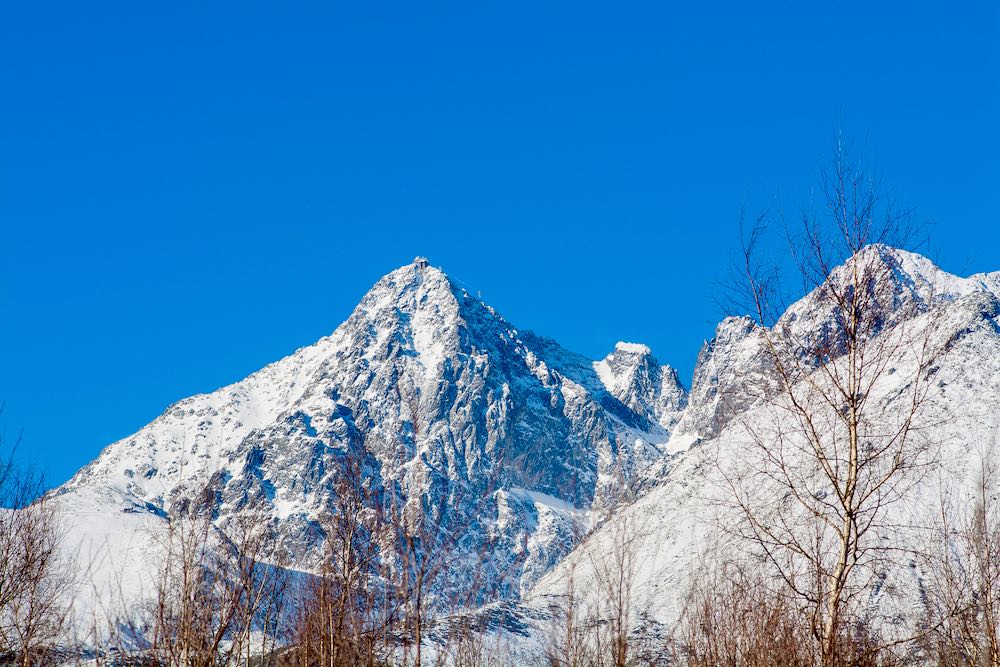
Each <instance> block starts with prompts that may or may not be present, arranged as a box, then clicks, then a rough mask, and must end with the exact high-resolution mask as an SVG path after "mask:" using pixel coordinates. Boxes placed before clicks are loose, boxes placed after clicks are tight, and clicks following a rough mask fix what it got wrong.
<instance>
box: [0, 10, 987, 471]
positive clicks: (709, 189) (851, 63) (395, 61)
mask: <svg viewBox="0 0 1000 667" xmlns="http://www.w3.org/2000/svg"><path fill="white" fill-rule="evenodd" d="M673 4H674V3H663V2H650V3H579V2H574V3H520V2H514V3H510V2H508V3H462V4H458V3H454V4H453V3H399V4H396V3H316V4H308V3H233V4H227V3H221V2H220V3H192V4H187V3H160V4H156V3H121V4H115V3H111V2H107V3H66V4H61V3H44V4H43V3H16V4H10V5H8V6H6V7H5V8H4V17H3V20H2V21H0V86H2V87H0V91H2V92H0V95H2V102H0V128H2V130H0V132H2V140H0V225H2V226H0V231H2V233H0V308H2V315H3V321H4V326H3V327H0V355H2V357H0V400H3V401H5V402H6V409H5V411H4V413H3V415H2V417H0V429H2V430H3V432H4V433H5V435H6V436H7V438H8V439H10V438H12V437H13V436H14V435H15V434H16V433H17V432H18V431H19V430H20V429H23V432H24V442H23V446H22V454H23V455H24V456H25V457H26V458H28V459H31V460H33V461H35V462H36V463H37V464H39V465H40V466H41V467H42V468H43V469H44V470H46V471H47V472H48V476H49V481H50V482H53V483H58V482H61V481H63V480H64V479H66V478H68V477H69V476H70V475H71V474H72V473H73V472H74V471H75V470H76V469H77V468H79V467H80V466H81V465H83V464H85V463H86V462H87V461H89V460H91V459H92V458H93V457H94V456H95V455H96V454H97V453H98V452H99V450H100V448H101V447H102V446H104V445H105V444H108V443H109V442H111V441H113V440H115V439H117V438H120V437H123V436H125V435H128V434H129V433H131V432H133V431H135V430H136V429H138V428H139V427H141V426H142V425H143V424H145V423H146V422H148V421H149V420H151V419H153V418H154V417H155V416H156V415H158V414H159V413H160V412H161V411H162V410H163V408H164V407H166V406H167V405H168V404H169V403H171V402H173V401H175V400H177V399H180V398H183V397H184V396H187V395H190V394H192V393H195V392H201V391H210V390H212V389H215V388H216V387H218V386H220V385H223V384H226V383H229V382H232V381H235V380H237V379H239V378H241V377H243V376H245V375H246V374H248V373H250V372H252V371H253V370H256V369H257V368H259V367H260V366H263V365H264V364H266V363H268V362H270V361H273V360H276V359H278V358H280V357H281V356H284V355H285V354H288V353H290V352H291V351H293V350H294V349H296V348H297V347H300V346H302V345H306V344H309V343H311V342H313V341H314V340H316V339H318V338H319V337H321V336H323V335H325V334H327V333H329V332H330V331H332V330H333V329H334V328H335V327H336V326H337V325H338V324H339V323H340V322H341V321H342V320H343V319H345V318H346V316H347V315H348V314H349V312H350V310H351V309H352V308H353V306H354V305H355V304H356V303H357V301H358V299H360V297H361V296H362V295H363V294H364V292H365V291H366V290H367V289H368V287H369V286H370V285H371V284H372V283H373V282H374V281H375V280H377V279H378V277H379V276H380V275H382V274H384V273H386V272H388V271H390V270H392V269H393V268H395V267H397V266H399V265H401V264H404V263H406V262H408V261H410V260H411V259H412V257H413V256H414V255H416V254H418V253H419V254H425V255H427V256H428V257H429V258H430V259H431V262H432V263H433V264H435V265H439V266H442V267H443V268H444V269H445V270H446V271H447V272H449V273H451V274H452V275H454V276H456V277H458V278H459V279H461V280H462V281H463V282H465V283H467V284H468V285H470V286H472V287H473V288H474V289H479V290H481V291H482V293H483V297H484V298H485V299H486V300H487V301H489V302H490V303H492V304H493V305H495V306H496V307H497V308H498V309H499V310H500V311H501V312H502V313H503V314H504V315H506V316H507V318H508V319H510V320H511V321H512V322H514V323H515V324H516V325H517V326H519V327H522V328H528V329H533V330H535V331H537V332H539V333H542V334H545V335H549V336H552V337H554V338H556V339H558V340H559V341H560V342H562V343H563V344H564V345H566V346H567V347H569V348H571V349H575V350H577V351H579V352H582V353H585V354H587V355H590V356H592V357H595V358H598V357H602V356H604V355H605V354H606V353H607V352H608V351H609V350H610V349H611V348H612V346H613V345H614V343H615V341H617V340H620V339H624V340H633V341H641V342H646V343H647V344H649V345H650V346H651V347H652V348H653V350H654V352H655V353H656V355H657V356H658V358H659V359H660V360H661V361H663V362H668V363H671V364H673V365H675V366H677V367H678V368H679V369H680V371H681V374H682V377H685V378H689V377H690V374H691V371H692V368H693V364H694V359H695V355H696V354H697V351H698V348H699V346H700V344H701V343H702V341H703V340H704V339H705V338H707V337H710V336H711V333H712V330H713V328H714V325H715V323H716V322H717V321H718V319H719V318H720V316H721V313H720V311H719V309H718V307H717V306H716V305H715V302H714V301H713V294H715V293H716V292H717V291H718V290H717V288H716V286H715V282H716V281H718V280H720V279H722V278H724V273H725V262H726V258H727V256H728V254H729V253H730V252H731V250H732V249H733V246H734V244H735V242H736V234H737V227H736V226H737V220H738V215H739V210H740V207H741V206H742V205H743V204H744V203H748V202H749V203H750V204H751V205H757V203H761V205H762V204H766V203H767V202H768V201H769V199H770V198H771V197H772V196H773V195H774V193H775V192H778V191H779V190H780V192H781V196H782V199H783V201H785V202H786V204H788V205H789V207H790V208H795V207H797V206H798V205H799V204H801V203H803V202H804V201H806V200H807V199H808V197H809V188H810V185H811V183H812V182H813V179H814V174H815V171H816V165H817V161H818V160H820V159H821V158H822V157H823V156H824V155H825V154H826V153H827V152H828V151H827V149H828V147H829V145H830V140H831V137H832V134H833V129H834V127H835V126H837V125H840V126H842V127H844V128H845V129H846V130H847V131H848V132H851V133H853V134H854V135H855V136H858V137H861V139H862V140H864V141H866V143H867V146H868V147H869V152H870V153H874V154H877V157H878V161H879V164H880V168H881V172H882V173H883V175H884V176H885V178H886V180H887V181H888V182H890V183H892V184H894V186H895V194H896V196H897V197H898V198H899V200H900V201H902V202H904V203H906V204H909V205H913V206H916V207H917V208H918V213H919V215H920V216H921V217H922V218H926V219H930V220H932V221H934V222H935V224H936V227H935V232H934V235H933V246H932V247H933V249H934V251H935V252H934V257H935V259H936V260H937V261H939V263H941V264H942V265H943V266H944V267H945V268H946V269H949V270H952V271H955V272H960V273H969V272H973V271H980V270H997V269H1000V188H998V187H997V185H998V183H1000V157H998V156H1000V122H998V121H1000V103H998V97H1000V96H998V92H1000V90H998V89H1000V76H998V72H1000V24H998V20H1000V16H998V13H997V8H996V4H995V3H993V2H979V3H969V2H964V3H963V2H957V3H952V4H950V5H948V7H947V11H942V10H941V5H939V4H937V3H911V2H907V3H902V2H900V3H892V2H887V3H864V4H863V3H854V2H847V3H791V2H789V3H772V4H766V5H765V6H759V7H757V6H755V7H752V8H751V7H748V6H745V5H749V4H752V3H732V4H731V5H728V4H726V3H684V6H683V7H681V6H671V5H673ZM753 4H756V3H753ZM821 4H827V5H828V6H827V7H820V6H819V5H821ZM869 4H872V5H874V4H877V5H879V6H878V7H872V6H868V5H869ZM91 5H93V6H91ZM279 5H280V6H279ZM538 5H543V6H541V7H539V6H538ZM804 5H808V6H804Z"/></svg>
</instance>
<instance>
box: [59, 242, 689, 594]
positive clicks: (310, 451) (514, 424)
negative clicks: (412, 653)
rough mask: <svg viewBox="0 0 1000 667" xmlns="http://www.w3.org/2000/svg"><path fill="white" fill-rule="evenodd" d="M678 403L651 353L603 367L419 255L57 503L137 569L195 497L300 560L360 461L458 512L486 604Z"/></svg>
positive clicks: (144, 434) (112, 459) (66, 489)
mask: <svg viewBox="0 0 1000 667" xmlns="http://www.w3.org/2000/svg"><path fill="white" fill-rule="evenodd" d="M685 400H686V392H685V390H684V389H683V387H682V386H681V385H680V383H679V382H678V380H677V376H676V373H675V372H674V371H673V370H672V369H670V368H669V367H661V366H659V365H658V364H657V363H656V361H655V360H654V359H653V358H652V356H651V355H650V353H649V350H648V349H647V348H645V347H641V346H631V345H625V344H622V345H619V346H618V348H617V349H616V350H615V352H614V353H612V354H611V355H610V356H609V357H608V358H607V359H605V360H604V361H602V362H599V363H596V364H594V363H592V362H591V361H590V360H588V359H585V358H583V357H581V356H579V355H576V354H574V353H572V352H569V351H567V350H565V349H563V348H562V347H560V346H559V345H558V344H557V343H555V342H554V341H551V340H548V339H545V338H540V337H538V336H535V335H533V334H531V333H530V332H526V331H519V330H517V329H516V328H514V327H513V326H512V325H511V324H510V323H508V322H507V321H506V320H504V319H503V317H501V316H500V315H499V314H498V313H497V312H496V311H495V310H494V309H493V308H491V307H489V306H488V305H486V304H485V303H483V302H482V301H480V300H479V299H477V298H474V297H472V296H471V295H469V294H468V293H467V292H466V291H465V290H464V289H463V288H461V287H460V286H458V284H457V283H455V282H454V281H452V280H451V279H449V278H448V276H446V275H445V274H444V273H442V272H441V271H439V270H438V269H436V268H433V267H431V266H428V265H426V263H425V262H424V261H422V260H418V261H416V262H414V264H411V265H408V266H404V267H402V268H400V269H398V270H396V271H393V272H391V273H389V274H388V275H386V276H384V277H383V278H382V279H381V280H379V281H378V283H377V284H376V285H375V286H374V287H372V289H371V290H370V291H369V292H368V293H367V294H366V295H365V296H364V298H362V299H361V301H360V303H359V304H358V306H357V307H356V308H355V310H354V312H353V313H352V314H351V316H350V317H349V318H348V320H347V321H346V322H344V323H343V324H342V325H341V326H340V327H338V328H337V330H336V331H335V332H334V333H333V334H332V335H330V336H328V337H326V338H324V339H322V340H320V341H319V342H317V343H316V344H314V345H311V346H309V347H306V348H303V349H300V350H298V351H297V352H295V353H294V354H292V355H291V356H288V357H286V358H284V359H282V360H280V361H278V362H276V363H273V364H271V365H269V366H267V367H266V368H264V369H262V370H260V371H258V372H257V373H254V374H253V375H251V376H249V377H247V378H246V379H245V380H242V381H240V382H237V383H235V384H233V385H230V386H228V387H223V388H222V389H219V390H217V391H215V392H212V393H210V394H203V395H197V396H193V397H191V398H187V399H184V400H181V401H179V402H177V403H175V404H173V405H171V406H170V407H169V408H167V410H166V411H165V412H164V413H163V414H162V415H161V416H160V417H158V418H157V419H155V420H154V421H153V422H152V423H150V424H149V425H148V426H146V427H144V428H143V429H141V430H140V431H139V432H137V433H136V434H134V435H132V436H130V437H128V438H125V439H124V440H121V441H119V442H116V443H113V444H111V445H109V446H108V447H107V448H106V449H105V450H104V451H103V452H102V453H101V454H100V456H98V458H97V459H96V460H94V461H93V462H92V463H90V464H89V465H87V466H86V467H85V468H83V469H82V470H81V471H80V472H79V473H78V474H77V475H76V476H75V477H73V479H71V480H70V481H69V482H67V483H66V484H65V485H64V486H63V487H61V488H60V489H59V490H58V494H59V502H60V503H61V504H62V506H63V507H64V508H66V511H67V512H68V513H69V514H70V516H71V520H70V521H69V522H68V524H69V526H70V527H71V531H70V532H71V535H70V538H71V542H72V543H73V544H76V545H77V546H79V547H80V548H82V549H84V550H85V551H87V552H93V553H98V552H99V553H101V554H103V555H99V556H94V557H93V558H92V560H98V561H100V560H101V559H103V558H104V556H110V557H112V558H113V559H117V560H118V561H129V559H130V558H132V560H134V561H135V566H134V567H133V566H131V565H126V566H125V568H124V569H125V570H128V571H140V570H141V569H142V568H143V567H146V566H148V561H149V558H148V552H149V549H150V548H151V547H149V546H148V545H147V546H143V542H144V540H145V541H149V538H148V537H145V538H144V537H143V534H140V533H143V531H145V532H147V533H148V532H149V531H151V530H152V531H153V532H154V533H155V531H156V526H157V525H158V524H161V523H162V522H163V521H164V520H165V519H166V518H167V517H169V516H171V515H173V514H175V513H176V512H177V510H178V509H179V508H180V507H182V506H183V505H184V503H186V502H188V501H189V500H190V499H192V498H207V499H209V502H210V503H211V505H212V507H211V511H212V514H213V516H214V517H215V521H216V522H217V523H218V524H219V525H225V524H226V523H227V522H229V521H231V520H232V519H233V517H234V516H236V515H237V514H239V513H240V512H242V511H245V510H248V509H251V508H253V509H256V510H259V509H261V508H262V509H263V510H264V511H265V512H266V514H267V515H268V516H269V517H270V518H271V520H272V521H273V522H274V524H275V525H276V526H277V527H278V528H279V530H280V533H281V534H282V536H283V537H284V540H285V543H286V544H290V545H292V549H293V552H294V553H293V555H294V557H295V559H296V561H297V562H298V563H301V564H302V566H304V567H307V568H308V567H310V565H315V564H316V563H317V562H318V558H319V556H320V550H321V544H322V540H323V527H322V525H320V523H319V522H318V521H317V519H318V517H319V516H320V515H321V513H322V512H324V510H327V509H329V508H330V507H331V506H332V503H333V500H334V497H333V494H334V491H333V488H334V485H335V482H336V480H337V479H338V476H340V475H342V474H343V472H344V465H345V461H346V460H347V457H350V456H363V457H365V460H366V468H367V469H368V470H369V474H370V476H371V477H372V479H371V480H370V483H372V484H373V485H376V486H378V487H380V488H384V489H387V490H390V491H391V492H392V493H396V494H398V495H399V497H400V502H401V503H405V504H407V505H417V504H422V506H424V507H442V506H444V507H447V508H448V512H447V515H446V516H445V518H444V519H442V522H443V523H445V524H447V525H445V526H442V528H444V529H446V530H448V531H449V533H450V534H451V538H450V539H451V542H452V543H453V544H457V545H461V546H460V548H461V549H462V550H463V551H464V552H465V553H466V555H468V556H470V557H471V556H473V555H475V557H474V558H465V559H462V558H456V559H455V560H456V562H458V563H463V565H461V566H456V567H454V568H449V570H448V574H447V576H445V577H442V578H441V581H440V582H439V587H440V588H441V589H449V588H451V589H456V590H460V589H461V588H462V586H463V584H467V582H468V579H469V578H471V577H473V576H477V577H479V580H480V581H482V582H485V587H484V589H483V591H482V595H481V596H480V597H481V599H483V600H485V599H491V598H496V597H499V598H511V597H518V596H520V595H521V594H522V593H523V592H524V591H526V590H527V588H528V587H530V586H531V585H532V584H533V583H534V582H535V581H536V580H537V579H538V578H539V577H540V576H541V575H542V574H544V573H545V572H546V571H548V570H549V569H550V568H551V567H552V566H553V565H554V564H555V563H557V562H558V561H559V560H560V559H562V558H563V557H564V556H565V555H566V554H567V553H568V552H569V550H570V549H571V548H572V546H573V544H574V539H575V536H577V535H579V534H582V533H583V532H584V531H586V529H587V528H588V525H589V521H590V517H592V516H599V515H602V514H605V513H607V512H609V511H610V510H611V509H613V508H614V507H615V506H616V505H617V503H618V501H619V498H620V497H621V495H622V492H623V491H624V490H626V489H627V488H628V487H629V486H630V485H632V484H633V483H634V482H635V481H636V480H637V479H638V478H639V477H640V475H641V474H642V472H643V471H644V470H645V469H646V468H647V466H648V465H649V464H650V463H652V462H653V461H655V460H657V459H658V458H659V457H660V454H661V447H662V445H663V444H664V443H665V442H666V441H667V440H668V439H669V437H670V433H671V429H672V428H673V426H674V425H675V423H676V421H677V419H678V418H679V415H680V412H681V410H682V408H683V406H684V403H685ZM454 531H460V532H459V533H458V534H456V533H455V532H454ZM123 536H124V537H123ZM107 540H110V541H111V542H113V544H109V545H106V544H105V541H107ZM122 540H125V541H128V542H129V543H130V544H132V545H133V546H134V554H133V556H129V555H128V554H129V553H131V552H129V551H128V549H126V548H124V547H123V546H122V545H121V544H119V542H120V541H122ZM115 569H116V570H117V571H120V570H122V569H123V568H122V567H121V562H119V564H118V565H117V566H116V568H115ZM107 577H110V574H109V575H107ZM107 577H105V578H107ZM96 578H97V579H100V578H101V568H100V567H98V568H97V576H96ZM138 578H140V579H141V578H142V577H138ZM109 586H111V583H110V581H99V582H98V587H99V588H101V587H105V588H106V587H109ZM443 592H444V591H443Z"/></svg>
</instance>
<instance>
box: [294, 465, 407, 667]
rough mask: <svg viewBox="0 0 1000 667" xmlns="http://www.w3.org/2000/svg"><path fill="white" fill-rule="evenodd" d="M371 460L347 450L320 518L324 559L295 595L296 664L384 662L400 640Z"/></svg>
mask: <svg viewBox="0 0 1000 667" xmlns="http://www.w3.org/2000/svg"><path fill="white" fill-rule="evenodd" d="M369 466H370V462H369V461H367V457H366V456H365V451H364V449H363V448H362V449H359V450H356V451H353V450H352V451H348V452H347V453H346V454H345V456H344V457H343V459H342V461H341V465H340V467H339V470H340V474H339V476H338V479H337V481H336V482H335V485H334V489H333V491H334V494H333V505H332V507H330V508H329V511H327V512H325V513H324V514H323V516H322V517H321V518H320V525H321V526H322V530H323V533H324V534H325V537H326V543H325V552H324V559H323V566H322V569H321V572H320V574H319V576H318V577H316V578H315V579H314V580H312V581H311V582H310V583H309V584H308V585H307V587H306V589H305V591H304V592H303V598H302V600H301V601H300V608H299V614H298V620H297V622H296V631H295V645H296V648H295V650H294V651H293V654H294V660H295V662H297V663H298V664H302V665H312V664H321V665H328V666H330V667H338V666H340V665H369V666H371V665H378V664H384V663H385V662H386V661H387V660H388V659H389V657H390V655H391V653H392V652H393V650H394V649H395V648H396V646H397V641H396V626H397V623H398V620H399V616H400V604H401V603H400V601H399V600H398V598H397V596H396V589H395V588H394V587H392V586H391V585H389V582H388V581H387V580H386V579H385V578H383V577H382V576H381V575H382V574H383V573H384V570H385V566H384V563H383V553H382V549H381V548H380V544H381V543H382V542H384V541H386V539H387V537H388V535H390V534H391V530H392V529H391V528H390V527H389V526H388V523H387V520H388V515H387V514H386V511H385V508H384V496H383V491H382V489H381V487H380V485H379V484H378V483H377V482H376V481H375V478H374V475H373V474H372V471H371V470H370V469H369Z"/></svg>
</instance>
